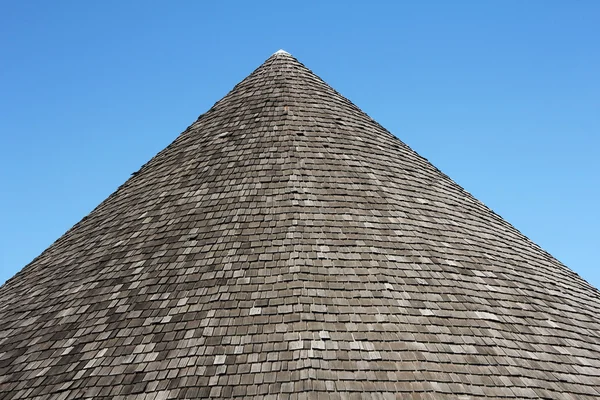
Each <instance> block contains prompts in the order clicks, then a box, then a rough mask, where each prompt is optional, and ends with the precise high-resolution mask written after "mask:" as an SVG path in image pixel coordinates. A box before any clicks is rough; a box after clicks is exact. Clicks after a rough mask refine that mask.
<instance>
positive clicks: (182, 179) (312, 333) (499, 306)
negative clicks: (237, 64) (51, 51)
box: [0, 52, 600, 400]
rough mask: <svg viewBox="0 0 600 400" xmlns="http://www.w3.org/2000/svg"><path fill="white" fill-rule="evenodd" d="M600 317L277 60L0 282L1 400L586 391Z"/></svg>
mask: <svg viewBox="0 0 600 400" xmlns="http://www.w3.org/2000/svg"><path fill="white" fill-rule="evenodd" d="M599 310H600V292H599V291H598V290H597V289H595V288H593V287H592V286H590V285H589V284H588V283H586V282H585V281H584V280H582V279H581V278H580V277H579V276H577V275H576V274H575V273H574V272H573V271H571V270H569V269H568V268H567V267H565V266H564V265H562V264H561V263H560V262H559V261H557V260H556V259H554V258H553V257H552V256H550V255H549V254H548V253H546V252H545V251H543V250H542V249H541V248H539V247H538V246H537V245H535V244H534V243H532V242H531V241H530V240H528V239H527V238H526V237H525V236H523V235H522V234H521V233H520V232H519V231H517V230H516V229H515V228H514V227H512V226H511V225H510V224H509V223H507V222H506V221H504V220H503V219H502V218H500V217H499V216H498V215H496V214H495V213H494V212H492V211H491V210H490V209H488V208H487V207H486V206H485V205H484V204H482V203H481V202H479V201H478V200H476V199H475V198H473V197H472V196H471V195H470V194H469V193H468V192H466V191H465V190H464V189H463V188H461V187H460V186H459V185H457V184H456V183H455V182H453V181H452V180H451V179H450V178H449V177H447V176H446V175H444V174H443V173H441V172H440V171H439V170H437V169H436V168H435V167H434V166H433V165H431V164H430V163H429V162H428V161H427V160H425V159H424V158H422V157H420V156H419V155H418V154H416V153H415V152H414V151H412V150H411V149H410V148H409V147H407V146H406V145H405V144H404V143H402V142H401V141H400V140H398V139H397V138H396V137H394V136H393V135H392V134H391V133H389V132H388V131H386V130H385V129H384V128H383V127H381V126H380V125H379V124H377V123H376V122H375V121H373V120H372V119H371V118H370V117H369V116H367V115H366V114H364V113H363V112H362V111H361V110H360V109H359V108H358V107H356V106H355V105H353V104H352V103H351V102H350V101H348V100H347V99H346V98H344V97H342V96H341V95H340V94H338V93H337V92H335V91H334V90H333V89H332V88H331V87H329V86H328V85H327V84H326V83H324V82H323V81H322V80H321V79H319V78H318V77H317V76H316V75H314V74H313V73H312V72H311V71H310V70H308V69H307V68H306V67H304V66H303V65H302V64H301V63H299V62H298V61H297V60H296V59H295V58H294V57H292V56H291V55H289V54H287V53H285V52H277V53H276V54H274V55H273V56H271V57H270V58H269V59H268V60H266V62H265V63H264V64H263V65H261V66H260V67H259V68H258V69H257V70H256V71H254V72H253V73H252V74H251V75H250V76H248V77H247V78H246V79H245V80H243V81H242V82H241V83H239V84H238V85H237V86H235V88H234V89H233V90H232V91H231V92H230V93H229V94H228V95H227V96H225V97H224V98H223V99H221V100H220V101H219V102H217V103H216V104H215V105H214V107H213V108H211V109H210V110H209V111H208V112H207V113H205V114H204V115H202V116H201V117H200V118H199V119H198V120H197V121H196V122H194V123H193V124H192V125H191V126H190V127H189V128H188V129H187V130H186V131H185V132H183V133H182V134H181V135H180V136H179V137H178V138H177V139H176V140H175V141H174V142H173V143H172V144H171V145H169V146H168V147H167V148H166V149H164V150H163V151H161V152H160V153H158V154H157V155H156V156H155V157H154V158H153V159H151V160H150V161H149V162H148V163H147V164H145V165H144V166H143V167H142V168H141V169H140V170H139V171H138V172H137V173H136V174H134V175H133V176H132V177H131V178H130V179H129V180H128V181H127V182H125V184H123V185H122V186H121V187H120V188H119V189H118V190H117V191H116V192H115V193H114V194H112V195H111V196H110V197H109V198H108V199H106V200H105V201H104V202H103V203H101V204H100V205H99V206H98V207H97V208H96V209H95V210H93V211H92V212H91V213H90V214H89V215H88V216H87V217H85V218H84V219H83V220H82V221H81V222H79V223H78V224H77V225H75V226H74V227H73V228H72V229H71V230H69V231H68V232H67V233H65V234H64V235H63V236H62V237H61V238H60V239H58V240H57V241H56V242H55V243H54V244H53V245H52V246H50V247H49V248H48V249H47V250H46V251H44V252H43V253H42V254H41V255H40V256H39V257H38V258H36V259H35V260H34V261H33V262H32V263H30V264H29V265H27V266H26V267H25V268H24V269H23V270H22V271H21V272H19V273H18V274H17V275H16V276H15V277H14V278H12V279H11V280H9V281H8V282H7V283H6V284H5V285H4V286H2V287H1V288H0V398H2V399H5V400H9V399H48V398H52V399H91V398H94V399H125V398H137V399H147V400H158V399H170V398H207V397H210V398H231V397H233V398H240V399H258V398H261V399H294V400H295V399H297V400H301V399H365V398H369V399H371V398H372V399H394V398H416V399H421V398H422V399H439V398H451V399H456V398H462V399H472V398H490V399H501V398H502V399H507V398H545V399H596V398H599V397H600V389H599V388H600V317H599V316H598V312H599Z"/></svg>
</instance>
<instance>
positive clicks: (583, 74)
mask: <svg viewBox="0 0 600 400" xmlns="http://www.w3.org/2000/svg"><path fill="white" fill-rule="evenodd" d="M599 47H600V2H598V1H577V2H568V1H562V2H559V1H533V0H530V1H526V2H525V1H508V0H506V1H475V0H473V1H439V2H436V1H427V2H416V1H415V2H400V1H398V2H396V1H387V2H377V1H375V2H373V1H369V2H367V1H362V2H352V1H339V2H336V1H329V2H311V1H303V2H282V1H273V2H269V1H263V2H246V1H239V2H231V1H222V2H200V1H194V2H192V1H189V2H185V1H178V2H167V1H162V2H152V1H102V2H100V1H97V2H91V1H86V2H83V1H58V2H42V1H28V0H26V1H16V0H12V1H9V0H5V1H2V2H0V151H1V154H2V157H0V183H1V186H0V187H1V193H2V195H1V196H0V283H1V282H4V281H5V280H6V279H8V278H9V277H11V276H12V275H14V274H15V273H16V272H17V271H19V270H20V269H21V268H22V267H24V266H25V265H26V264H27V263H28V262H30V261H31V260H32V259H33V258H34V257H36V256H37V255H39V254H40V253H41V252H42V251H43V250H44V249H45V248H46V247H48V246H49V245H50V244H51V243H52V242H53V241H54V240H56V239H58V238H59V237H60V236H61V235H62V234H63V233H64V232H65V231H66V230H67V229H69V228H70V227H71V226H72V225H73V224H75V223H76V222H78V221H79V220H80V219H81V218H83V217H84V216H85V215H87V214H88V213H89V212H90V211H91V210H92V209H93V208H94V207H95V206H96V205H97V204H99V203H100V202H101V201H102V200H103V199H104V198H106V197H107V196H108V195H109V194H110V193H112V192H113V191H114V190H116V188H117V187H118V186H119V185H120V184H121V183H123V182H124V181H125V180H126V179H127V178H128V177H129V176H130V174H131V173H132V172H133V171H136V170H137V169H139V167H140V166H141V165H142V164H144V163H145V162H146V161H147V160H148V159H149V158H150V157H152V156H153V155H154V154H156V153H157V152H158V151H159V150H161V149H162V148H164V147H165V146H166V145H168V144H169V143H170V142H171V141H172V140H173V139H175V137H176V136H177V135H178V134H179V133H180V132H181V131H183V130H184V129H185V128H186V127H187V126H188V125H189V124H190V123H192V122H193V121H194V120H195V119H196V118H197V117H198V115H200V114H201V113H203V112H205V111H206V110H207V109H208V108H210V107H211V106H212V105H213V104H214V103H215V102H216V101H217V100H218V99H220V98H221V97H222V96H224V95H225V94H226V93H227V92H228V91H229V90H230V89H231V88H232V87H233V86H234V85H235V84H236V83H237V82H238V81H240V80H241V79H243V78H244V77H245V76H247V75H248V74H249V73H250V72H252V70H254V69H255V68H256V67H258V66H259V65H260V64H261V63H262V62H263V61H264V60H265V59H266V58H268V57H269V56H270V55H271V54H272V53H273V52H275V51H276V50H278V49H280V48H283V49H285V50H287V51H289V52H290V53H292V54H293V55H294V56H296V57H297V58H298V59H299V60H300V61H301V62H303V63H304V64H305V65H306V66H308V67H309V68H310V69H312V70H313V71H314V72H315V73H317V74H318V75H319V76H321V77H322V78H323V79H324V80H325V81H326V82H328V83H329V84H330V85H331V86H333V87H334V88H335V89H337V90H338V91H339V92H341V93H342V94H343V95H344V96H346V97H348V98H349V99H350V100H352V101H353V102H354V103H355V104H357V105H358V106H359V107H361V108H362V109H363V110H364V111H365V112H367V113H368V114H369V115H371V116H372V117H373V118H374V119H376V120H377V121H378V122H379V123H381V124H382V125H383V126H384V127H386V128H387V129H388V130H389V131H391V132H392V133H394V134H395V135H397V136H398V137H399V138H400V139H401V140H403V141H404V142H405V143H407V144H408V145H409V146H411V147H412V148H413V149H415V150H416V151H418V152H419V153H420V154H421V155H423V156H424V157H426V158H428V159H429V160H430V161H431V162H432V163H433V164H434V165H436V166H437V167H438V168H439V169H441V170H442V171H443V172H445V173H446V174H448V175H449V176H450V177H451V178H452V179H454V180H455V181H456V182H458V183H459V184H460V185H462V186H463V187H464V188H465V189H466V190H468V191H469V192H471V193H472V194H473V195H475V197H477V198H478V199H479V200H481V201H483V202H484V203H485V204H486V205H488V206H489V207H490V208H492V209H493V210H494V211H495V212H496V213H498V214H500V215H501V216H502V217H503V218H505V219H506V220H508V221H509V222H510V223H512V224H513V225H514V226H515V227H517V228H518V229H519V230H520V231H521V232H523V233H524V234H525V235H527V236H528V237H529V238H531V239H532V240H533V241H534V242H536V243H537V244H539V245H540V246H541V247H542V248H544V249H545V250H547V251H548V252H549V253H551V254H552V255H553V256H555V257H556V258H558V259H559V260H561V261H562V262H563V263H565V264H566V265H567V266H569V267H570V268H571V269H573V270H574V271H575V272H577V273H578V274H579V275H581V276H582V277H583V278H585V279H586V280H587V281H589V282H590V283H592V284H593V285H594V286H596V287H599V286H600V271H599V266H598V261H597V260H598V258H597V252H598V250H599V249H600V235H599V234H598V227H599V226H600V210H599V207H598V198H599V197H600V160H599V159H600V157H599V147H600V77H599V76H600V75H599V73H598V71H600V48H599Z"/></svg>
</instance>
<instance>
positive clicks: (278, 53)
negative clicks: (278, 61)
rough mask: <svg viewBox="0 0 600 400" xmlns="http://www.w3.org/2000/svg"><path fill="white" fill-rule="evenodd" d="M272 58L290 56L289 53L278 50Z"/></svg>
mask: <svg viewBox="0 0 600 400" xmlns="http://www.w3.org/2000/svg"><path fill="white" fill-rule="evenodd" d="M273 55H274V56H278V55H283V56H291V54H290V53H288V52H287V51H285V50H283V49H279V50H277V51H276V52H275V53H273Z"/></svg>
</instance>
